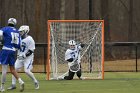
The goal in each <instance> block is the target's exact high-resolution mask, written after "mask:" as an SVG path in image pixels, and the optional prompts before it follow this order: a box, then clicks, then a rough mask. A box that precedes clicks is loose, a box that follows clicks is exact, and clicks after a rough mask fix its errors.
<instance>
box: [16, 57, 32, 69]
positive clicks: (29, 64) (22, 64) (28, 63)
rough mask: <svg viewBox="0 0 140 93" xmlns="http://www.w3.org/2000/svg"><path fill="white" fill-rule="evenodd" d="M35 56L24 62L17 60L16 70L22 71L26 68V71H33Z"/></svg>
mask: <svg viewBox="0 0 140 93" xmlns="http://www.w3.org/2000/svg"><path fill="white" fill-rule="evenodd" d="M32 64H33V55H31V56H29V57H27V58H25V59H24V60H19V59H17V60H16V62H15V69H18V70H20V69H21V68H22V67H24V71H25V70H32V69H33V65H32Z"/></svg>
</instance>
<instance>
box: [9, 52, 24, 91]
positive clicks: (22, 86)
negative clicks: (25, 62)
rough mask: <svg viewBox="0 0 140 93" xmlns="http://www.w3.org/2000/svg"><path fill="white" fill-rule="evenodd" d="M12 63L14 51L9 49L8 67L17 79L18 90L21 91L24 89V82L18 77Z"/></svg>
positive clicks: (13, 61)
mask: <svg viewBox="0 0 140 93" xmlns="http://www.w3.org/2000/svg"><path fill="white" fill-rule="evenodd" d="M14 65H15V52H12V51H11V53H10V56H9V67H10V71H11V73H12V75H14V77H15V78H16V79H17V80H18V81H19V84H20V91H21V92H22V91H24V82H23V80H21V78H20V77H19V74H18V73H17V71H16V70H15V67H14Z"/></svg>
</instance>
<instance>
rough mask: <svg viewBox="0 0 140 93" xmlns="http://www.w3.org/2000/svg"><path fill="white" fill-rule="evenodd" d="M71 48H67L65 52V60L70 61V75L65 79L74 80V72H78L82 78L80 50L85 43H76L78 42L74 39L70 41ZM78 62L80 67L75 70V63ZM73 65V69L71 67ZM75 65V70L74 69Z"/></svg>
mask: <svg viewBox="0 0 140 93" xmlns="http://www.w3.org/2000/svg"><path fill="white" fill-rule="evenodd" d="M69 45H70V48H69V49H67V51H66V53H65V60H66V61H67V62H68V66H69V73H68V76H65V77H64V79H65V80H72V79H73V77H74V74H75V73H76V74H77V76H78V78H79V79H82V78H81V74H82V73H81V64H80V62H81V61H80V50H81V48H82V47H84V45H83V44H79V45H76V42H75V41H74V40H70V41H69ZM75 63H77V64H78V66H79V68H78V69H77V70H76V71H75V68H77V67H75V66H73V64H75ZM71 67H72V69H71ZM73 67H74V70H73Z"/></svg>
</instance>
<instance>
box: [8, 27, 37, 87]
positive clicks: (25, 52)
mask: <svg viewBox="0 0 140 93" xmlns="http://www.w3.org/2000/svg"><path fill="white" fill-rule="evenodd" d="M28 32H29V26H27V25H23V26H21V27H20V28H19V33H20V35H21V37H22V40H21V48H20V50H18V54H17V55H18V56H17V60H16V63H15V69H16V70H17V71H18V70H20V69H21V68H22V67H24V71H25V73H26V74H27V75H28V76H29V77H30V78H31V79H32V80H33V82H34V84H35V89H39V82H38V81H37V79H36V78H35V76H34V74H33V73H32V72H31V69H32V68H33V66H32V64H33V59H34V50H35V42H34V40H33V38H32V37H31V36H29V35H28ZM15 88H16V79H15V77H14V76H12V85H11V86H10V87H9V88H8V89H9V90H12V89H15Z"/></svg>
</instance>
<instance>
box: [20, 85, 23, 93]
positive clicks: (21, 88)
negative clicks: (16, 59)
mask: <svg viewBox="0 0 140 93" xmlns="http://www.w3.org/2000/svg"><path fill="white" fill-rule="evenodd" d="M23 91H24V83H22V84H20V92H23Z"/></svg>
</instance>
